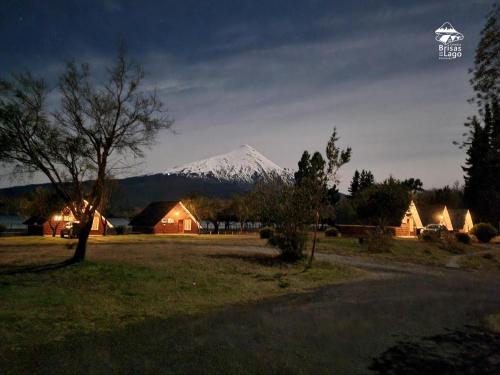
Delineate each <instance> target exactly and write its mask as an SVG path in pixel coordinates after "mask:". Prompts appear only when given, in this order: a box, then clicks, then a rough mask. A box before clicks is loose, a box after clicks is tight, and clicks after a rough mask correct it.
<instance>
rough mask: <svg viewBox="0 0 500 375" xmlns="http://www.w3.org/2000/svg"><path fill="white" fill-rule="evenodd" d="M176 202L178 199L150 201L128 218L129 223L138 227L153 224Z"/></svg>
mask: <svg viewBox="0 0 500 375" xmlns="http://www.w3.org/2000/svg"><path fill="white" fill-rule="evenodd" d="M177 203H179V201H164V202H151V203H150V204H149V205H148V206H147V207H146V208H145V209H144V210H142V211H141V212H140V213H138V214H137V215H136V216H134V217H133V218H132V220H130V223H129V225H131V226H138V227H152V226H155V225H156V224H157V223H158V222H159V221H160V220H161V219H162V218H163V217H164V216H165V215H166V214H167V213H168V212H169V211H170V210H171V209H172V208H174V207H175V206H176V205H177Z"/></svg>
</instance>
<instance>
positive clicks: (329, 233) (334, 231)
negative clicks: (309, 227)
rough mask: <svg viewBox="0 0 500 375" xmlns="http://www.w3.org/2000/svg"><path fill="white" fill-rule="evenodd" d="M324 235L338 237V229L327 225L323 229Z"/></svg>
mask: <svg viewBox="0 0 500 375" xmlns="http://www.w3.org/2000/svg"><path fill="white" fill-rule="evenodd" d="M325 236H326V237H340V231H339V230H338V229H337V228H335V227H329V228H326V230H325Z"/></svg>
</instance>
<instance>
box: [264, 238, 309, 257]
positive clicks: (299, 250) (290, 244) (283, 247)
mask: <svg viewBox="0 0 500 375" xmlns="http://www.w3.org/2000/svg"><path fill="white" fill-rule="evenodd" d="M306 243H307V235H306V234H304V233H301V232H293V233H286V234H284V233H276V234H274V235H273V236H272V237H271V238H270V239H269V245H271V246H273V247H277V248H278V249H279V250H280V252H281V258H282V259H283V260H285V261H287V262H295V261H297V260H299V259H301V258H302V257H303V256H304V249H305V247H306Z"/></svg>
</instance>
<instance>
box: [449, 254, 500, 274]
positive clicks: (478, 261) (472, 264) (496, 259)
mask: <svg viewBox="0 0 500 375" xmlns="http://www.w3.org/2000/svg"><path fill="white" fill-rule="evenodd" d="M459 263H460V266H461V267H464V268H468V269H474V270H481V271H487V272H499V271H500V249H499V250H498V251H489V252H487V253H482V252H480V253H478V254H469V255H468V256H466V257H463V258H462V259H461V260H460V262H459Z"/></svg>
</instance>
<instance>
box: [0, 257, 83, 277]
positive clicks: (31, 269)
mask: <svg viewBox="0 0 500 375" xmlns="http://www.w3.org/2000/svg"><path fill="white" fill-rule="evenodd" d="M75 263H76V262H75V261H74V260H73V259H72V258H70V259H67V260H64V261H62V262H57V263H46V264H37V265H31V264H28V265H23V266H7V267H1V268H0V276H5V275H17V274H23V273H41V272H47V271H53V270H57V269H60V268H63V267H67V266H70V265H73V264H75Z"/></svg>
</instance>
